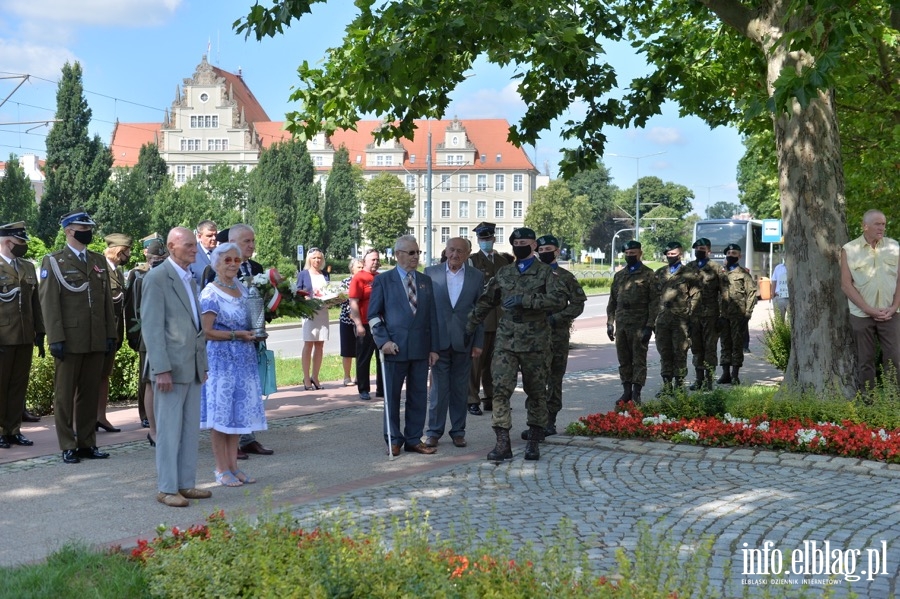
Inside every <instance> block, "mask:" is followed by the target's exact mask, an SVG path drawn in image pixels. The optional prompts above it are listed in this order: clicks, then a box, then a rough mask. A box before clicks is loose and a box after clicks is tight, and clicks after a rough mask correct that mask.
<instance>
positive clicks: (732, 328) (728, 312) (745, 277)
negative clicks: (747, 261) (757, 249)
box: [716, 243, 758, 385]
mask: <svg viewBox="0 0 900 599" xmlns="http://www.w3.org/2000/svg"><path fill="white" fill-rule="evenodd" d="M740 259H741V246H739V245H738V244H736V243H730V244H728V245H727V246H726V247H725V280H726V281H727V285H725V286H724V287H723V288H722V316H721V318H722V322H721V327H722V334H721V337H722V359H721V360H719V364H721V365H722V376H721V377H720V378H719V380H718V381H716V382H717V383H731V384H732V385H740V384H741V379H740V371H741V366H743V365H744V331H745V330H746V328H747V323H748V322H749V321H750V315H751V314H753V308H754V307H755V306H756V297H757V296H756V294H757V291H758V290H757V287H756V281H754V280H753V275H751V274H750V271H749V270H747V269H746V268H744V267H743V266H741V265H740V264H738V261H739V260H740ZM729 366H730V367H731V369H730V370H729Z"/></svg>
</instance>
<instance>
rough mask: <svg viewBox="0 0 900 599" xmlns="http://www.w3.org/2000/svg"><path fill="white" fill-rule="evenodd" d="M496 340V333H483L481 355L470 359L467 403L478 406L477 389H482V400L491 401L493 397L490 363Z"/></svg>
mask: <svg viewBox="0 0 900 599" xmlns="http://www.w3.org/2000/svg"><path fill="white" fill-rule="evenodd" d="M496 339H497V333H496V331H490V332H488V331H485V332H484V345H483V346H482V348H481V355H480V356H478V357H477V358H472V370H471V371H469V397H468V400H467V403H470V404H476V405H477V404H478V403H479V402H480V401H481V399H479V397H478V389H479V388H483V389H484V398H485V399H491V398H492V397H493V396H494V381H493V378H494V377H493V372H492V371H491V362H492V361H493V359H494V343H495V341H496Z"/></svg>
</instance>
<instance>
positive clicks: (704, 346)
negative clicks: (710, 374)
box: [691, 317, 719, 368]
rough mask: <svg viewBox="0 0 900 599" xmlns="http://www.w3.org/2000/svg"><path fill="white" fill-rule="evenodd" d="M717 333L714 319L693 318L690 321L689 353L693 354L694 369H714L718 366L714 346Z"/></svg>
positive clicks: (717, 340)
mask: <svg viewBox="0 0 900 599" xmlns="http://www.w3.org/2000/svg"><path fill="white" fill-rule="evenodd" d="M718 343H719V331H717V330H716V317H712V318H710V317H705V318H694V319H693V320H691V353H693V354H694V360H693V363H694V368H715V367H716V365H717V364H718V358H717V356H716V349H717V347H716V345H717V344H718Z"/></svg>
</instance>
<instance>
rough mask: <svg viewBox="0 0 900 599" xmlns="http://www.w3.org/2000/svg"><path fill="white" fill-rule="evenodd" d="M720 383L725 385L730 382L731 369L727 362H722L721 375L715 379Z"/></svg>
mask: <svg viewBox="0 0 900 599" xmlns="http://www.w3.org/2000/svg"><path fill="white" fill-rule="evenodd" d="M716 382H717V383H719V384H720V385H727V384H728V383H730V382H731V370H730V366H728V365H727V364H722V376H720V377H719V378H718V380H717V381H716Z"/></svg>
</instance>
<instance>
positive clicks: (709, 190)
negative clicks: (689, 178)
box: [695, 183, 728, 218]
mask: <svg viewBox="0 0 900 599" xmlns="http://www.w3.org/2000/svg"><path fill="white" fill-rule="evenodd" d="M727 185H728V184H727V183H720V184H719V185H696V186H695V187H699V188H700V189H705V190H706V218H709V207H710V205H711V204H712V190H713V189H718V188H720V187H726V186H727Z"/></svg>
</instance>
